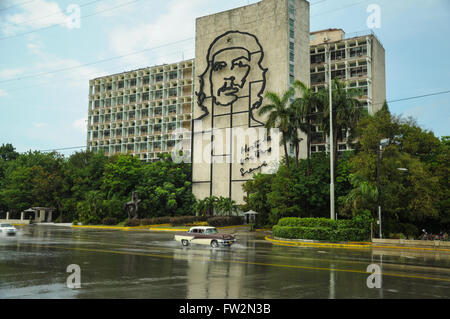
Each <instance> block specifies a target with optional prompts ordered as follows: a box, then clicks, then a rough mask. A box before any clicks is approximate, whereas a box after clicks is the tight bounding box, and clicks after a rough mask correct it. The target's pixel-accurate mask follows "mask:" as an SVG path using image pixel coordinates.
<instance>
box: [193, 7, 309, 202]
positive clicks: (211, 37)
mask: <svg viewBox="0 0 450 319" xmlns="http://www.w3.org/2000/svg"><path fill="white" fill-rule="evenodd" d="M195 54H196V58H195V73H196V76H195V80H196V82H195V92H196V99H197V100H196V105H195V106H194V111H193V120H194V121H193V123H194V124H193V143H192V146H193V149H192V154H193V157H192V163H193V164H192V191H193V193H194V195H195V196H196V197H197V198H198V199H203V198H205V197H208V196H211V195H214V196H217V197H219V196H223V197H229V198H231V199H233V200H235V201H236V202H237V203H238V204H241V203H243V198H244V194H243V190H242V185H243V184H244V183H245V182H246V181H247V180H249V179H251V178H252V176H253V175H254V174H255V173H258V172H263V173H264V172H269V171H270V170H271V169H272V167H271V159H274V160H275V161H277V162H278V161H279V160H281V156H280V155H278V156H277V155H276V154H281V153H282V151H280V144H279V142H278V141H275V140H272V136H271V137H270V138H269V135H265V132H266V130H265V129H264V123H265V120H266V117H265V116H260V115H259V110H260V108H261V107H262V105H264V104H265V103H266V102H265V101H266V100H265V93H266V92H268V91H271V92H277V93H280V94H281V93H282V92H284V91H286V90H287V89H288V88H289V86H290V85H291V83H292V82H293V81H294V79H299V80H301V81H303V82H305V83H308V84H309V3H308V2H307V1H305V0H262V1H260V2H258V3H255V4H252V5H248V6H244V7H241V8H237V9H234V10H229V11H225V12H221V13H217V14H213V15H209V16H206V17H201V18H198V19H197V21H196V48H195Z"/></svg>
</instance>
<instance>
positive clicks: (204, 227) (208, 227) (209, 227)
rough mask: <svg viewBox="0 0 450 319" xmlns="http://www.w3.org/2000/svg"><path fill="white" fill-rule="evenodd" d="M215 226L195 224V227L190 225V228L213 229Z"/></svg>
mask: <svg viewBox="0 0 450 319" xmlns="http://www.w3.org/2000/svg"><path fill="white" fill-rule="evenodd" d="M215 228H216V227H212V226H195V227H191V229H215Z"/></svg>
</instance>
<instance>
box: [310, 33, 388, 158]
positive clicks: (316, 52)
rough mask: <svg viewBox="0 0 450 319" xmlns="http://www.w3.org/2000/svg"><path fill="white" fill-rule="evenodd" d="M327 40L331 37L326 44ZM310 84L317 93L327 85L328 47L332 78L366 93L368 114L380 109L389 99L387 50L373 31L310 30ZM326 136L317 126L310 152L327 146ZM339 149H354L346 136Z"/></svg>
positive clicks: (341, 140) (362, 97) (340, 140)
mask: <svg viewBox="0 0 450 319" xmlns="http://www.w3.org/2000/svg"><path fill="white" fill-rule="evenodd" d="M325 39H328V43H326V41H325ZM310 44H311V48H310V54H311V70H310V76H311V87H312V88H314V90H315V91H316V92H317V91H318V90H320V89H322V88H324V87H326V86H328V78H329V75H328V74H329V73H328V72H329V71H328V70H329V69H328V58H327V57H328V50H330V52H331V78H332V79H334V78H338V79H340V80H341V81H345V82H346V83H347V87H348V88H359V89H361V90H362V91H363V93H364V95H363V96H361V97H360V98H359V99H360V100H361V101H362V102H363V104H364V105H365V106H366V107H367V110H368V112H369V114H374V113H375V112H377V111H378V110H380V109H381V107H382V105H383V103H384V101H385V100H386V74H385V69H386V66H385V51H384V48H383V46H382V45H381V43H380V41H378V39H377V37H376V36H375V35H374V34H373V33H367V34H347V35H346V34H345V32H344V31H343V30H342V29H327V30H321V31H316V32H312V33H311V38H310ZM327 141H328V139H327V136H326V134H324V133H323V132H321V130H320V127H319V126H316V130H315V132H314V136H313V138H312V143H311V152H322V151H325V150H326V149H327V146H326V145H327V143H328V142H327ZM337 147H338V150H339V151H345V150H349V149H351V145H350V144H349V143H348V140H347V138H346V137H344V136H343V138H341V139H339V141H338V145H337Z"/></svg>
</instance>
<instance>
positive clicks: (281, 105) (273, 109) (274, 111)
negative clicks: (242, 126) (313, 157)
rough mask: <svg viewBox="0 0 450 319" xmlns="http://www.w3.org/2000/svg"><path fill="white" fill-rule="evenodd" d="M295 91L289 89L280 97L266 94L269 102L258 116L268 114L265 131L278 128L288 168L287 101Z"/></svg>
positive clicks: (288, 113)
mask: <svg viewBox="0 0 450 319" xmlns="http://www.w3.org/2000/svg"><path fill="white" fill-rule="evenodd" d="M294 93H295V91H294V90H293V89H292V88H291V89H289V90H287V91H286V92H284V93H283V95H282V96H281V97H280V96H279V95H278V94H276V93H274V92H267V93H266V94H265V98H266V99H267V100H269V104H266V105H264V106H263V107H261V108H260V110H259V112H258V114H259V115H260V116H264V115H266V114H268V118H267V120H266V123H265V127H266V129H267V130H268V131H269V130H270V129H271V128H278V129H279V130H280V132H281V133H282V137H281V143H282V144H283V148H284V154H285V157H286V165H287V167H288V168H289V153H288V148H287V144H288V142H289V140H290V139H291V137H292V136H291V135H292V132H293V130H292V126H291V123H290V119H291V111H289V105H288V102H289V99H290V98H291V97H292V96H293V95H294Z"/></svg>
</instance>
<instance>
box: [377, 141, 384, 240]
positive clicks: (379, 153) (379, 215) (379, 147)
mask: <svg viewBox="0 0 450 319" xmlns="http://www.w3.org/2000/svg"><path fill="white" fill-rule="evenodd" d="M381 150H382V145H381V143H380V144H379V145H378V152H377V155H378V159H377V190H378V198H377V202H378V224H379V227H380V230H379V238H383V237H382V236H383V235H382V234H381V184H380V162H381Z"/></svg>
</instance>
